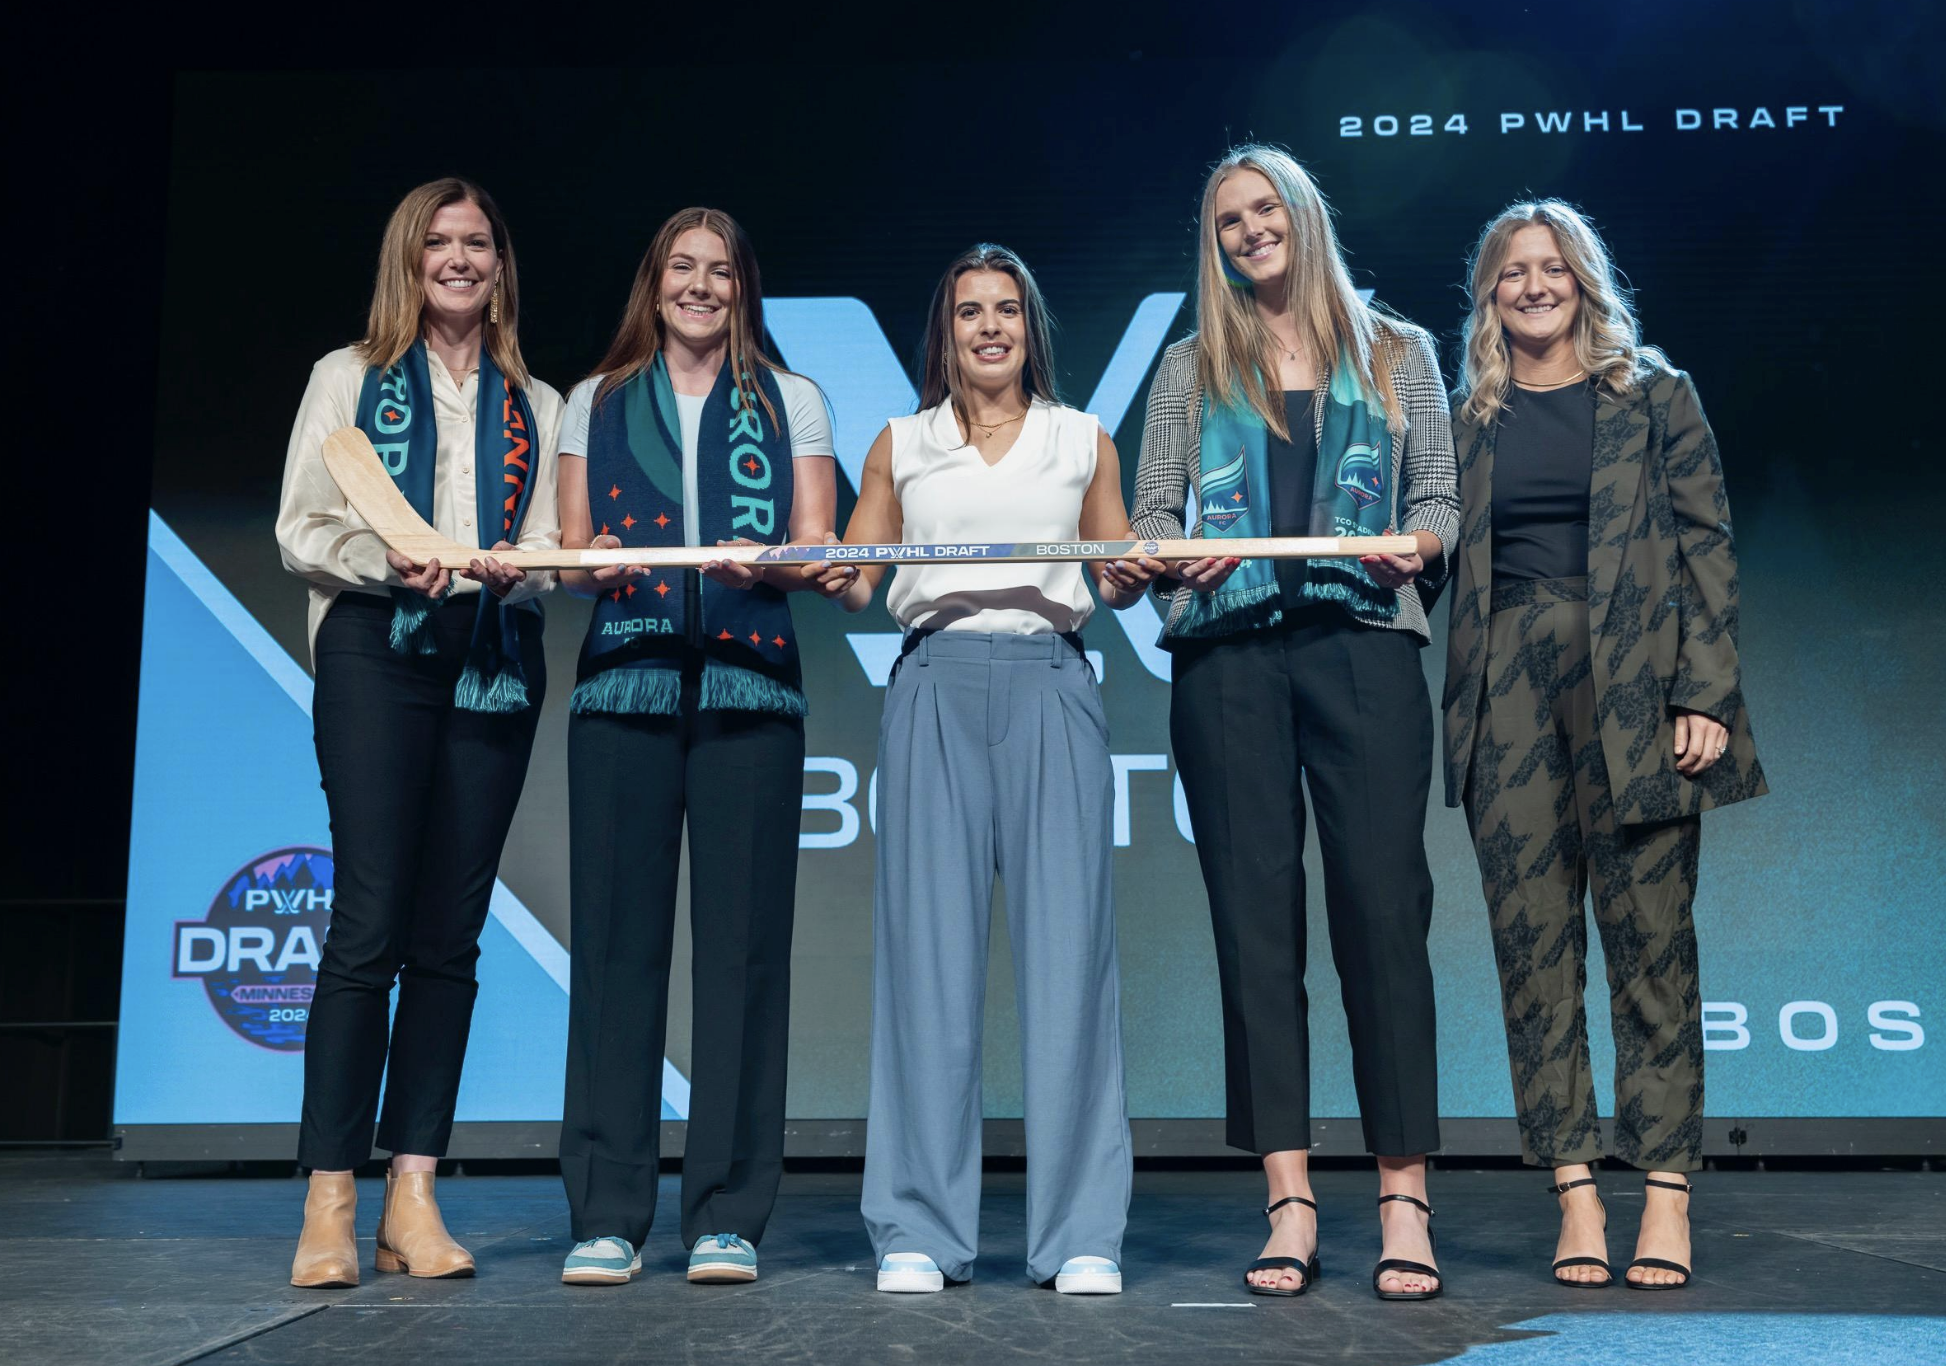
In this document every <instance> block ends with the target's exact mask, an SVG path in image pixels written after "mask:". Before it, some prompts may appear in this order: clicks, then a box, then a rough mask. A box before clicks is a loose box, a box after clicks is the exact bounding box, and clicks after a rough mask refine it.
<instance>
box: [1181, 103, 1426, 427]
mask: <svg viewBox="0 0 1946 1366" xmlns="http://www.w3.org/2000/svg"><path fill="white" fill-rule="evenodd" d="M1239 171H1255V172H1257V174H1259V175H1261V176H1262V177H1263V178H1264V179H1265V180H1267V181H1269V182H1270V187H1271V189H1272V190H1273V191H1274V192H1275V193H1276V195H1277V197H1278V199H1279V200H1281V201H1282V202H1283V205H1284V216H1285V217H1286V218H1287V219H1288V220H1289V221H1290V237H1289V246H1290V261H1291V265H1290V269H1289V271H1287V272H1286V274H1285V276H1284V291H1285V297H1284V303H1285V307H1286V308H1287V309H1288V310H1289V312H1290V316H1291V321H1292V323H1293V324H1294V325H1295V326H1296V329H1297V336H1298V340H1299V342H1300V343H1301V344H1302V345H1303V347H1304V350H1305V354H1307V355H1308V356H1310V357H1311V362H1312V364H1313V365H1314V366H1316V367H1317V369H1318V371H1319V373H1320V374H1322V373H1323V372H1324V370H1325V369H1326V368H1328V367H1335V366H1336V365H1337V364H1338V361H1339V357H1340V356H1341V355H1342V356H1348V357H1349V358H1350V360H1351V365H1352V368H1353V370H1354V371H1355V372H1356V373H1357V377H1358V380H1359V381H1360V383H1361V384H1362V385H1363V387H1364V389H1365V391H1366V392H1367V393H1371V394H1377V395H1378V397H1379V399H1380V400H1381V401H1382V402H1383V404H1384V406H1385V419H1386V424H1387V425H1388V426H1389V427H1390V428H1391V429H1392V430H1393V431H1394V432H1395V433H1396V432H1400V431H1403V430H1404V429H1405V417H1404V413H1403V411H1402V409H1401V408H1400V405H1399V397H1398V394H1397V392H1396V391H1395V389H1394V386H1393V384H1392V361H1393V360H1394V359H1395V358H1396V356H1397V355H1398V354H1399V353H1400V349H1401V347H1400V343H1401V340H1402V338H1401V337H1400V334H1399V333H1398V332H1397V330H1396V329H1395V328H1393V327H1392V326H1391V325H1390V323H1389V322H1388V321H1387V320H1386V319H1385V318H1383V317H1381V316H1380V314H1379V313H1378V311H1377V310H1376V309H1375V308H1373V307H1372V306H1371V305H1368V304H1367V303H1365V301H1364V300H1362V299H1360V298H1359V297H1358V291H1357V290H1356V289H1355V288H1354V287H1353V286H1352V282H1351V272H1350V271H1349V270H1347V269H1346V268H1345V261H1344V255H1343V253H1342V251H1341V250H1340V248H1339V246H1338V234H1337V231H1336V230H1335V229H1334V228H1333V227H1332V224H1331V207H1330V205H1328V204H1327V203H1325V199H1324V195H1323V193H1322V192H1321V191H1320V190H1319V189H1318V187H1317V183H1316V182H1315V181H1313V180H1312V179H1311V177H1310V176H1309V175H1308V174H1307V173H1306V172H1305V170H1304V168H1303V167H1302V166H1300V165H1298V162H1297V158H1296V157H1294V156H1292V155H1291V154H1290V153H1289V152H1286V151H1285V150H1284V149H1283V148H1281V147H1271V146H1266V145H1265V144H1262V143H1254V142H1253V143H1244V144H1243V145H1241V146H1238V147H1232V148H1231V149H1230V150H1229V151H1227V152H1225V153H1224V154H1223V157H1222V159H1221V160H1220V161H1218V162H1217V163H1216V165H1215V166H1213V167H1212V168H1211V169H1210V173H1209V179H1208V180H1207V181H1205V182H1204V184H1203V206H1202V210H1201V213H1200V214H1199V223H1198V229H1197V235H1198V238H1199V243H1198V251H1197V256H1198V265H1197V272H1196V376H1197V379H1198V381H1199V382H1200V383H1201V385H1202V388H1203V392H1204V393H1206V394H1209V395H1212V396H1213V397H1214V398H1215V399H1216V400H1217V401H1218V402H1220V403H1224V404H1234V403H1236V401H1237V400H1238V399H1239V398H1241V399H1242V401H1243V402H1244V403H1246V404H1248V405H1249V406H1250V408H1251V409H1252V410H1254V411H1255V412H1256V414H1257V416H1258V417H1260V418H1262V419H1263V423H1264V426H1266V427H1268V428H1269V429H1270V430H1271V431H1273V432H1275V433H1276V434H1277V435H1278V436H1279V437H1280V438H1282V439H1284V440H1289V439H1290V432H1289V431H1288V430H1287V424H1286V422H1285V419H1284V405H1283V403H1282V402H1272V400H1271V394H1270V388H1269V385H1268V384H1267V383H1266V380H1265V375H1266V373H1270V374H1274V373H1275V372H1276V366H1275V365H1273V364H1271V363H1270V361H1271V357H1272V356H1273V355H1275V354H1276V352H1277V350H1278V349H1279V348H1278V346H1277V342H1276V339H1275V338H1274V337H1272V335H1271V332H1270V329H1269V327H1267V326H1266V325H1265V324H1264V320H1263V319H1262V318H1261V317H1260V316H1258V314H1257V310H1256V308H1255V306H1254V305H1253V304H1252V303H1251V298H1252V295H1253V293H1254V291H1253V290H1252V288H1251V286H1250V284H1249V282H1248V281H1246V280H1244V279H1243V277H1242V276H1241V275H1239V274H1238V273H1237V272H1236V271H1235V269H1234V268H1233V267H1232V266H1231V265H1230V263H1229V261H1228V259H1227V258H1226V257H1225V256H1224V253H1223V243H1222V240H1221V239H1220V238H1219V237H1218V235H1217V231H1216V192H1217V190H1218V189H1219V188H1220V187H1221V186H1222V184H1223V182H1224V181H1226V180H1228V179H1229V178H1230V177H1231V176H1233V175H1235V174H1237V173H1238V172H1239Z"/></svg>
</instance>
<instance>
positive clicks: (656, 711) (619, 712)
mask: <svg viewBox="0 0 1946 1366" xmlns="http://www.w3.org/2000/svg"><path fill="white" fill-rule="evenodd" d="M681 707H682V674H681V673H679V672H678V671H676V670H675V669H653V668H648V669H641V668H637V669H631V668H627V667H625V666H624V667H616V668H608V669H603V670H602V671H601V672H600V673H598V674H592V675H590V676H589V677H587V678H584V679H582V680H581V681H580V682H579V683H577V684H575V685H574V696H573V697H572V698H571V699H570V700H569V702H568V710H569V711H571V712H573V713H574V714H575V715H577V716H587V715H590V714H592V713H607V714H610V715H615V716H674V715H675V714H676V713H677V711H679V710H680V709H681Z"/></svg>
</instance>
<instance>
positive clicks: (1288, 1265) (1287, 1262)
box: [1243, 1195, 1324, 1298]
mask: <svg viewBox="0 0 1946 1366" xmlns="http://www.w3.org/2000/svg"><path fill="white" fill-rule="evenodd" d="M1286 1205H1302V1206H1304V1207H1305V1208H1306V1209H1308V1210H1310V1211H1311V1213H1313V1214H1316V1213H1317V1212H1318V1207H1317V1205H1316V1204H1315V1203H1314V1202H1313V1201H1310V1200H1306V1199H1305V1198H1304V1197H1303V1196H1301V1195H1287V1196H1285V1197H1284V1198H1283V1199H1282V1200H1279V1201H1278V1202H1277V1203H1276V1204H1274V1205H1265V1206H1264V1218H1266V1219H1268V1218H1269V1217H1270V1216H1271V1215H1273V1214H1275V1213H1276V1212H1277V1211H1278V1210H1280V1209H1282V1208H1284V1206H1286ZM1257 1271H1299V1272H1302V1273H1303V1274H1304V1284H1302V1285H1300V1286H1298V1288H1297V1289H1295V1290H1279V1289H1277V1288H1276V1287H1275V1286H1269V1285H1255V1284H1252V1283H1251V1280H1250V1276H1251V1273H1252V1272H1257ZM1323 1274H1324V1268H1323V1267H1322V1266H1321V1265H1319V1263H1318V1252H1317V1249H1316V1248H1312V1249H1311V1260H1310V1261H1308V1262H1300V1261H1299V1260H1298V1259H1297V1258H1295V1257H1259V1258H1257V1260H1256V1261H1254V1262H1252V1263H1250V1265H1249V1266H1248V1267H1247V1268H1246V1269H1245V1270H1244V1273H1243V1288H1244V1289H1245V1290H1248V1291H1249V1292H1250V1293H1251V1294H1253V1295H1282V1296H1285V1297H1287V1298H1288V1297H1290V1296H1293V1295H1302V1294H1303V1293H1304V1292H1305V1291H1307V1290H1309V1289H1310V1288H1311V1282H1312V1281H1315V1280H1316V1279H1317V1278H1318V1277H1319V1276H1322V1275H1323Z"/></svg>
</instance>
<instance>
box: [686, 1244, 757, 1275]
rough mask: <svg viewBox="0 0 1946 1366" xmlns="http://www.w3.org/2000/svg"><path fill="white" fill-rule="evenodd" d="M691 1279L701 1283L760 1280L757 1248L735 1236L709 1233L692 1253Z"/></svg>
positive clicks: (690, 1261) (690, 1260) (690, 1253)
mask: <svg viewBox="0 0 1946 1366" xmlns="http://www.w3.org/2000/svg"><path fill="white" fill-rule="evenodd" d="M689 1279H690V1280H692V1281H695V1282H697V1283H698V1284H706V1283H709V1282H720V1281H754V1280H756V1279H757V1249H756V1248H754V1247H752V1246H750V1244H748V1243H746V1242H744V1241H743V1239H741V1238H739V1237H737V1236H736V1234H734V1233H706V1234H704V1235H703V1236H702V1237H700V1238H698V1239H697V1240H696V1246H695V1247H693V1248H691V1249H690V1250H689Z"/></svg>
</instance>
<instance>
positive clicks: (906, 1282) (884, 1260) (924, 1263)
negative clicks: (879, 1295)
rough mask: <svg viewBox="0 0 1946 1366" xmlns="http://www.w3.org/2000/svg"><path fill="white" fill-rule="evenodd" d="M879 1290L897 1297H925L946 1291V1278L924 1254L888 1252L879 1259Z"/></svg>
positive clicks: (936, 1264) (935, 1263)
mask: <svg viewBox="0 0 1946 1366" xmlns="http://www.w3.org/2000/svg"><path fill="white" fill-rule="evenodd" d="M878 1288H879V1289H880V1290H886V1291H890V1292H891V1293H892V1294H895V1295H924V1294H929V1293H931V1292H932V1291H934V1290H944V1289H945V1288H946V1277H945V1276H944V1275H943V1274H942V1273H941V1272H940V1270H939V1264H938V1263H937V1262H935V1261H933V1259H932V1258H930V1257H928V1256H927V1255H926V1254H925V1253H923V1252H888V1253H886V1254H885V1255H884V1256H883V1257H881V1258H879V1259H878Z"/></svg>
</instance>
